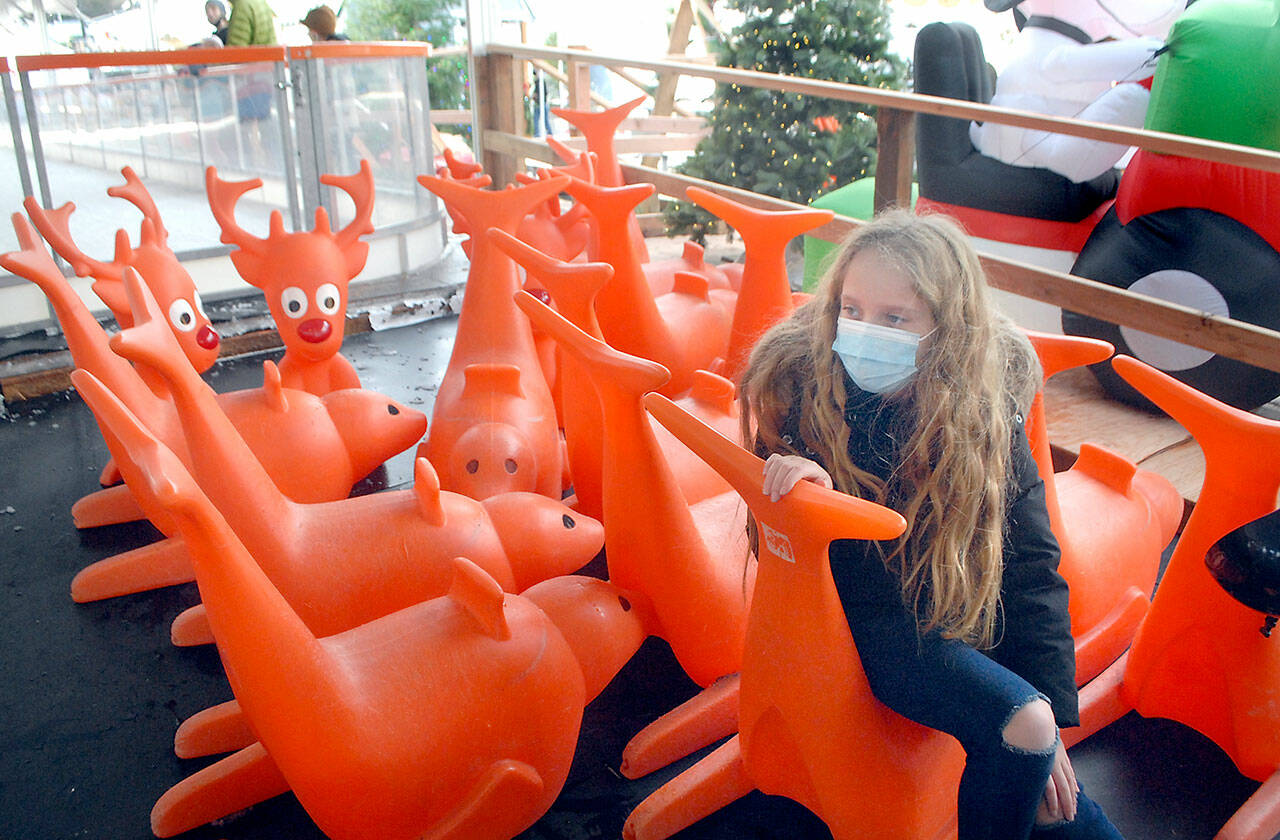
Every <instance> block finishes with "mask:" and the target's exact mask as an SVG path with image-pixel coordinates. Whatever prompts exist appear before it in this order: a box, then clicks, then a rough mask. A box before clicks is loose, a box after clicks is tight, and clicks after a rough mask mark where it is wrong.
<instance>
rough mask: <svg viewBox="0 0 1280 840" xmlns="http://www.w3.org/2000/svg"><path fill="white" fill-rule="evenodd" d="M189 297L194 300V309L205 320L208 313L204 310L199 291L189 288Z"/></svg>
mask: <svg viewBox="0 0 1280 840" xmlns="http://www.w3.org/2000/svg"><path fill="white" fill-rule="evenodd" d="M191 299H192V300H193V301H195V304H196V311H197V312H199V313H200V317H201V318H204V319H205V320H206V321H207V320H209V313H207V312H205V311H204V300H203V299H202V298H201V297H200V293H199V292H197V291H196V290H195V289H192V290H191Z"/></svg>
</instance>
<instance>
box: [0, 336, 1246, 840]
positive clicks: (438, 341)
mask: <svg viewBox="0 0 1280 840" xmlns="http://www.w3.org/2000/svg"><path fill="white" fill-rule="evenodd" d="M455 324H456V321H455V320H453V319H444V320H439V321H432V322H428V323H425V324H420V325H416V326H409V327H400V328H397V329H393V330H387V331H383V332H378V333H368V334H363V335H357V336H352V337H350V338H349V339H348V341H347V344H346V348H345V352H346V354H347V356H348V357H349V358H351V359H352V360H353V361H354V362H355V364H356V366H357V368H358V370H359V371H360V374H361V377H362V379H363V380H364V382H365V385H366V387H369V388H373V389H375V390H379V391H382V392H384V393H387V394H388V395H390V396H392V397H394V398H396V399H398V400H401V401H403V402H406V403H409V404H411V405H414V406H416V407H421V408H422V409H423V410H424V411H428V412H429V410H430V405H431V401H432V398H433V396H434V389H435V386H436V383H438V382H439V379H440V374H441V371H442V370H443V368H444V365H445V363H446V362H447V360H448V354H449V349H450V347H451V345H452V338H453V329H454V327H455ZM261 360H262V357H255V358H251V359H241V360H236V361H233V362H230V363H225V362H224V363H221V364H220V365H219V366H218V367H217V368H216V373H215V374H213V375H212V376H211V377H210V379H209V381H210V382H211V383H212V384H213V385H214V387H215V388H217V389H218V390H230V389H233V388H243V387H251V386H255V385H257V384H260V383H261ZM104 461H105V447H104V445H103V444H102V441H101V439H100V436H99V433H98V430H97V427H96V426H95V424H94V422H93V419H92V417H91V416H90V414H89V412H88V411H87V410H86V409H85V407H84V405H83V404H82V403H81V402H80V400H79V398H78V397H76V396H75V395H74V394H72V395H58V396H54V397H48V398H43V399H40V400H37V401H31V402H27V403H20V404H16V405H11V406H10V407H9V418H8V420H7V422H6V421H0V640H3V641H0V645H2V646H3V647H2V648H0V650H3V654H2V659H0V698H2V700H0V714H2V715H3V717H2V720H3V729H2V734H0V840H69V838H94V840H99V838H105V840H143V838H148V837H150V836H151V832H150V830H149V822H148V815H149V813H150V810H151V806H152V805H153V804H154V802H155V800H156V798H157V797H159V796H160V794H162V793H163V792H164V791H165V790H166V789H168V788H169V787H170V786H171V785H173V784H175V783H176V782H178V781H180V780H181V779H183V778H184V777H186V776H187V775H189V774H190V773H192V772H194V771H195V770H197V769H199V768H200V767H202V766H204V765H205V764H207V763H209V760H208V759H205V760H182V759H178V758H176V757H175V756H174V754H173V747H172V744H173V734H174V730H175V728H176V727H177V725H178V724H179V723H180V722H181V721H182V720H183V719H185V718H186V717H188V716H189V715H191V714H193V713H195V712H197V711H199V710H200V709H203V708H205V707H207V706H210V705H212V704H214V703H218V702H221V701H223V700H227V699H230V697H231V692H230V689H229V687H228V686H227V682H226V679H225V677H224V676H223V674H222V668H221V664H220V663H219V661H218V658H217V654H216V653H215V652H214V651H213V650H211V649H178V648H175V647H173V646H172V645H171V644H170V642H169V637H168V634H169V624H170V622H171V621H172V619H173V617H174V616H175V615H177V614H178V612H180V611H181V610H182V609H184V608H186V607H187V606H190V605H191V604H193V603H195V601H196V598H197V596H196V590H195V587H194V585H186V586H180V587H172V588H169V589H164V590H159V591H155V592H150V593H144V594H139V595H133V596H128V597H123V598H116V599H112V600H108V601H102V602H97V603H91V604H74V603H72V601H71V598H70V596H69V594H68V587H69V584H70V581H71V578H72V577H73V576H74V575H75V573H76V572H78V571H79V570H80V569H81V568H83V567H85V566H87V565H88V564H89V563H91V562H94V561H96V560H99V559H102V558H104V557H107V556H109V555H112V554H115V553H118V552H120V551H123V550H126V549H129V548H133V547H135V546H138V545H141V544H143V543H145V542H148V541H150V540H151V539H153V538H154V537H155V536H156V532H155V531H154V530H152V529H151V528H150V527H149V526H146V525H128V526H114V527H110V528H103V529H97V530H95V531H85V532H77V531H76V530H75V529H74V528H73V527H72V524H71V519H70V514H69V509H70V506H71V504H72V502H73V501H75V500H76V499H77V498H79V497H80V496H81V495H83V494H84V493H86V492H88V491H90V490H92V489H94V487H95V486H96V478H97V475H98V472H99V470H100V468H101V466H102V464H103V463H104ZM410 466H411V459H410V458H409V456H407V455H402V456H399V457H397V458H396V459H394V460H393V461H391V462H390V463H389V464H388V465H387V467H386V468H385V469H384V470H381V471H380V473H379V474H375V476H374V477H373V478H372V479H371V480H370V481H369V482H368V486H366V487H365V488H364V489H366V490H372V489H377V488H378V487H382V486H395V485H404V484H406V483H407V482H408V480H409V475H410ZM602 568H603V567H602V565H601V564H600V563H599V561H598V560H597V562H596V563H594V564H593V565H592V566H591V567H589V569H588V571H592V570H594V571H595V572H597V573H599V572H600V571H601V570H602ZM694 688H695V687H694V685H693V684H692V683H691V682H690V681H689V680H688V679H687V678H686V677H684V676H683V674H682V673H681V672H680V671H679V669H678V667H677V666H676V664H675V662H674V659H673V658H672V656H671V654H670V651H669V650H668V649H667V648H666V646H665V645H664V644H663V643H662V642H659V641H655V640H650V641H649V642H648V643H646V644H645V646H644V647H643V648H642V649H641V650H640V652H639V654H637V656H636V657H635V658H634V659H633V660H632V661H631V663H630V664H628V665H627V666H626V668H624V669H623V671H622V672H621V673H620V674H619V675H618V677H617V678H616V679H615V680H614V682H613V683H612V684H611V685H610V686H609V688H608V689H606V691H605V692H604V693H603V694H602V695H601V696H600V697H599V698H598V699H597V700H596V701H595V702H594V703H592V704H591V705H590V706H589V707H588V708H587V710H586V715H585V718H584V722H583V728H582V733H581V737H580V739H579V747H578V751H577V755H576V757H575V760H574V765H573V768H572V771H571V773H570V776H569V780H568V782H567V783H566V785H565V787H564V789H563V792H562V793H561V795H560V797H559V799H558V800H557V801H556V803H555V806H554V807H553V808H552V810H551V811H550V812H549V813H548V814H547V815H546V816H545V817H543V819H542V820H541V821H539V822H538V823H537V824H536V825H535V826H534V827H533V828H531V829H530V830H529V831H528V832H526V833H525V834H524V835H523V837H526V838H547V840H551V839H552V838H554V840H577V838H598V837H606V838H608V837H618V836H620V832H621V828H622V824H623V821H624V820H625V818H626V815H627V814H628V813H629V812H630V810H631V809H632V808H634V807H635V806H636V805H637V804H638V803H639V802H640V801H641V800H642V799H643V798H644V797H645V796H647V795H648V794H649V793H650V792H651V791H652V790H653V789H655V788H656V787H657V786H658V784H660V783H661V782H662V781H664V780H665V779H667V778H669V777H670V776H671V775H673V774H674V773H675V772H676V771H678V770H679V769H682V767H683V766H686V765H687V764H688V763H689V762H685V764H682V765H680V766H678V767H675V768H669V769H668V771H666V772H664V773H661V774H656V775H655V777H651V778H648V779H643V780H640V781H636V782H631V781H627V780H625V779H623V778H622V777H621V776H619V775H618V773H617V771H616V768H617V766H618V760H619V757H620V755H621V751H622V746H623V745H624V744H625V743H626V741H627V739H628V738H629V737H630V736H631V735H633V734H634V733H635V732H636V731H638V730H639V729H640V728H641V727H642V726H643V725H645V724H646V723H648V722H649V721H651V720H653V719H654V718H655V717H656V716H658V715H659V714H661V713H662V712H664V711H666V710H667V709H669V708H671V707H672V706H674V705H676V704H677V703H679V702H681V701H683V700H684V699H686V698H687V697H689V696H691V695H692V693H693V692H694ZM1071 754H1072V757H1073V760H1074V763H1075V766H1076V769H1077V773H1078V775H1079V777H1080V779H1081V781H1082V783H1083V784H1084V785H1085V787H1086V789H1087V790H1088V791H1089V793H1090V794H1091V795H1092V796H1093V797H1094V798H1095V799H1096V800H1098V801H1099V802H1100V803H1102V805H1103V806H1104V807H1105V808H1106V810H1107V811H1108V813H1109V814H1110V815H1111V817H1112V819H1113V820H1114V821H1115V823H1116V824H1117V826H1118V827H1119V828H1120V829H1121V831H1122V832H1123V833H1124V834H1125V836H1126V837H1127V838H1130V840H1157V838H1159V840H1171V839H1172V838H1191V839H1193V840H1201V839H1202V838H1209V837H1212V836H1213V834H1214V833H1215V832H1216V830H1217V829H1218V827H1220V826H1221V825H1222V824H1223V822H1225V821H1226V819H1227V818H1228V817H1229V816H1230V815H1231V814H1232V813H1233V812H1234V810H1235V809H1236V808H1237V807H1239V805H1240V803H1242V802H1243V801H1244V800H1245V799H1246V798H1247V797H1248V796H1249V794H1250V793H1251V792H1252V791H1253V790H1254V789H1255V788H1256V787H1257V785H1256V783H1255V782H1252V781H1250V780H1248V779H1245V778H1243V777H1241V776H1240V775H1239V774H1238V773H1237V772H1236V771H1235V769H1234V768H1233V766H1232V765H1231V762H1230V761H1229V760H1228V759H1227V758H1226V757H1225V755H1224V754H1223V753H1222V752H1221V751H1219V750H1218V749H1217V748H1216V747H1215V746H1214V745H1213V744H1212V743H1210V742H1209V741H1208V740H1207V739H1205V738H1203V737H1201V736H1200V735H1198V734H1197V733H1195V732H1193V731H1191V730H1190V729H1188V728H1186V727H1184V726H1181V725H1179V724H1176V723H1172V722H1169V721H1160V720H1144V719H1142V718H1139V717H1138V716H1137V715H1133V714H1130V715H1129V716H1127V717H1125V718H1123V719H1122V720H1120V721H1119V722H1117V723H1116V724H1114V725H1112V726H1111V727H1109V728H1108V729H1106V730H1104V731H1103V732H1102V733H1100V734H1099V735H1097V736H1095V737H1094V738H1092V739H1090V740H1089V741H1086V742H1085V743H1084V744H1081V745H1079V746H1077V747H1076V748H1074V749H1073V750H1072V753H1071ZM184 836H185V837H189V838H192V840H214V839H215V838H225V839H226V840H242V839H243V840H269V839H270V838H289V840H309V838H318V837H320V836H321V835H320V833H319V832H318V831H317V830H316V828H315V827H314V826H313V825H312V823H311V821H310V820H309V819H308V818H307V816H306V814H305V812H304V811H303V810H302V809H301V808H300V806H299V805H298V803H297V801H296V800H295V799H293V797H292V796H289V795H285V796H282V797H278V798H277V799H275V800H272V801H269V802H265V803H262V804H260V805H258V806H255V807H254V808H251V809H249V810H248V811H245V812H242V813H240V814H237V815H234V816H232V817H230V818H228V819H226V820H224V821H222V822H221V824H219V825H217V826H211V827H205V828H202V829H199V830H197V831H193V832H190V833H189V834H187V835H184ZM824 836H827V835H826V832H825V829H824V828H823V826H822V824H821V823H820V822H819V821H818V820H816V819H815V818H814V817H813V816H812V815H810V814H809V813H808V812H807V811H805V810H804V809H803V808H801V807H800V806H798V805H795V804H793V803H791V802H788V801H786V800H782V799H778V798H774V797H766V796H764V795H761V794H754V795H752V796H749V797H747V798H746V799H743V800H741V801H739V802H737V803H735V804H734V805H732V806H730V807H729V808H727V809H725V810H724V811H722V812H720V813H718V814H716V815H714V816H713V817H710V818H708V819H707V820H704V821H703V822H702V823H699V824H697V825H695V826H694V827H692V828H690V829H688V830H686V831H685V832H683V833H682V834H681V835H679V837H680V838H681V839H682V840H693V839H694V838H707V840H710V838H734V839H735V840H736V839H737V838H779V840H781V839H782V838H787V840H799V839H800V838H806V839H807V838H821V837H824Z"/></svg>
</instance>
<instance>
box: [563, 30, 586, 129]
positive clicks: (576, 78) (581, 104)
mask: <svg viewBox="0 0 1280 840" xmlns="http://www.w3.org/2000/svg"><path fill="white" fill-rule="evenodd" d="M569 49H571V50H585V49H587V47H570V48H569ZM565 72H566V74H567V75H568V77H569V81H568V84H567V85H566V87H568V88H569V108H570V110H574V111H590V110H591V65H590V64H584V63H583V62H580V61H570V62H569V66H568V67H566V68H565ZM572 131H573V133H574V134H577V133H578V132H577V129H572Z"/></svg>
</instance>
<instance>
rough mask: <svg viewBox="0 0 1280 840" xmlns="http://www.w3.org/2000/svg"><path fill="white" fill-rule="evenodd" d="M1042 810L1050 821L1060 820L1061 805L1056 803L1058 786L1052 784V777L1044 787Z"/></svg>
mask: <svg viewBox="0 0 1280 840" xmlns="http://www.w3.org/2000/svg"><path fill="white" fill-rule="evenodd" d="M1044 809H1045V813H1046V814H1047V815H1048V817H1049V819H1050V820H1060V819H1062V803H1060V802H1059V801H1058V786H1057V785H1055V784H1054V783H1053V776H1052V775H1050V776H1049V781H1048V782H1046V783H1045V786H1044Z"/></svg>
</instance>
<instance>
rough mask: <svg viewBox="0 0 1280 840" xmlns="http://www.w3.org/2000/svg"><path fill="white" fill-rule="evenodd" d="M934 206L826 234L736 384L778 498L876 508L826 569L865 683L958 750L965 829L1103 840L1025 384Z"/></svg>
mask: <svg viewBox="0 0 1280 840" xmlns="http://www.w3.org/2000/svg"><path fill="white" fill-rule="evenodd" d="M989 297H990V293H989V291H988V289H987V285H986V280H985V276H984V274H983V271H982V267H981V264H980V263H979V261H978V258H977V255H976V254H975V253H974V251H973V249H972V247H971V246H970V244H969V242H968V239H967V238H966V237H965V235H964V234H963V232H962V231H961V230H960V229H959V228H958V227H957V226H956V225H955V224H954V223H953V222H951V221H949V220H948V219H946V218H945V217H943V216H915V215H913V214H910V213H907V212H902V211H895V212H891V213H888V214H885V215H882V216H880V217H878V218H877V219H876V220H874V221H873V222H871V223H870V224H868V225H865V226H864V227H861V228H859V229H858V230H856V231H855V232H854V233H853V234H852V235H851V236H850V237H849V238H848V239H847V240H846V241H845V243H844V244H843V245H842V246H841V249H840V250H839V251H838V253H837V256H836V258H835V260H834V262H833V264H832V266H831V268H830V270H829V271H828V272H827V273H826V276H825V277H824V280H823V284H822V286H821V287H820V290H819V291H818V292H817V294H816V295H815V296H814V298H813V299H812V300H811V301H810V302H809V303H808V304H806V305H804V306H802V307H800V308H799V309H797V310H796V312H795V313H794V314H793V315H792V317H791V318H789V319H788V320H787V321H785V322H783V323H781V324H779V325H778V326H776V327H774V328H773V329H772V330H770V331H769V332H768V333H767V334H766V335H765V336H764V337H763V338H762V339H761V341H760V342H759V344H758V345H757V347H756V348H755V350H754V351H753V353H752V356H751V360H750V362H749V364H748V367H747V370H746V372H745V373H744V375H743V381H742V384H741V392H740V393H741V399H742V423H743V435H744V439H745V440H751V441H754V442H755V449H756V453H757V454H758V455H760V456H761V457H767V461H766V462H765V486H764V489H765V492H766V493H768V494H770V495H772V496H773V498H775V499H777V498H779V497H780V496H782V495H783V494H785V493H787V492H789V491H790V490H791V488H792V487H794V486H795V484H796V482H797V481H801V480H809V481H815V482H817V483H819V484H822V485H824V486H826V487H833V488H835V489H837V490H840V491H842V492H845V493H849V494H851V495H855V496H858V497H861V498H865V499H870V500H873V501H876V502H879V503H881V504H884V505H887V506H889V507H891V508H893V509H895V510H897V511H898V512H900V513H901V514H902V515H903V517H904V518H905V519H906V520H907V529H906V531H905V533H904V534H903V536H902V537H900V538H899V539H898V540H895V541H892V542H886V543H875V542H867V541H858V540H845V541H840V542H837V543H835V544H833V546H832V549H831V567H832V575H833V577H834V579H835V582H836V587H837V590H838V591H839V593H840V598H841V602H842V604H843V606H844V609H845V613H846V616H847V617H848V619H849V626H850V630H851V631H852V634H853V638H854V643H855V645H856V646H857V649H858V653H859V656H860V658H861V660H862V664H863V668H864V670H865V671H866V674H867V678H868V681H869V683H870V685H871V689H872V691H873V692H874V693H875V695H876V697H877V698H879V699H880V700H881V701H882V702H884V703H885V704H886V705H888V706H889V707H890V708H893V709H894V710H895V711H897V712H899V713H900V714H903V715H904V716H906V717H908V718H911V719H912V720H915V721H917V722H918V723H921V724H923V725H925V726H929V727H932V728H935V729H940V730H943V731H945V732H949V733H950V734H952V735H954V736H955V737H956V738H957V739H958V740H959V741H960V742H961V744H963V745H964V747H965V750H966V752H967V756H968V758H967V764H966V769H965V773H964V776H963V777H962V779H961V784H960V792H959V801H958V807H959V816H960V838H961V840H971V838H992V840H1022V838H1026V837H1030V836H1034V837H1036V838H1040V837H1045V838H1050V837H1071V838H1076V837H1080V838H1084V837H1092V838H1111V839H1112V840H1114V838H1118V837H1119V836H1120V835H1119V833H1118V832H1117V831H1116V830H1115V828H1114V827H1113V826H1112V825H1111V823H1110V822H1109V821H1108V820H1107V818H1106V817H1105V816H1104V815H1103V814H1102V811H1101V810H1100V809H1099V808H1098V807H1097V806H1096V805H1095V804H1094V803H1092V802H1091V801H1089V800H1088V799H1087V798H1085V797H1084V796H1083V795H1081V794H1079V792H1078V791H1079V788H1078V785H1077V783H1076V780H1075V775H1074V772H1073V771H1072V768H1071V762H1070V760H1069V759H1068V757H1067V755H1066V751H1065V750H1064V749H1063V747H1062V742H1061V739H1060V738H1059V737H1058V727H1059V726H1074V725H1077V724H1078V723H1079V721H1078V710H1077V699H1076V689H1075V656H1074V645H1073V642H1072V639H1071V631H1070V618H1069V616H1068V614H1067V586H1066V583H1065V581H1063V579H1062V577H1061V576H1060V575H1059V574H1058V572H1057V564H1058V545H1057V542H1056V540H1055V539H1054V537H1053V534H1052V532H1051V531H1050V529H1049V518H1048V513H1047V510H1046V509H1045V503H1044V485H1043V482H1041V480H1040V478H1039V476H1038V474H1037V472H1036V467H1035V462H1034V461H1033V460H1032V458H1031V452H1030V448H1029V446H1028V444H1027V440H1026V436H1025V433H1024V431H1023V429H1022V422H1023V416H1022V412H1023V411H1025V408H1026V406H1028V405H1029V404H1030V401H1031V397H1032V396H1033V394H1034V391H1035V388H1036V386H1037V385H1038V382H1039V365H1038V363H1037V362H1036V360H1035V356H1034V354H1033V352H1032V350H1031V347H1030V345H1029V343H1028V342H1027V341H1026V339H1025V337H1023V336H1022V335H1021V333H1019V332H1018V331H1017V330H1016V329H1015V328H1014V327H1013V326H1012V325H1011V324H1009V323H1008V322H1007V321H1006V320H1005V319H1004V318H1003V317H1001V316H999V315H998V314H997V313H996V312H995V311H994V309H993V308H992V305H991V302H990V300H989Z"/></svg>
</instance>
